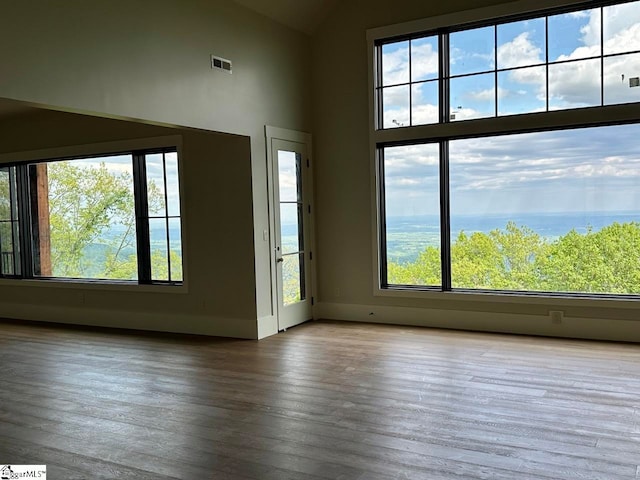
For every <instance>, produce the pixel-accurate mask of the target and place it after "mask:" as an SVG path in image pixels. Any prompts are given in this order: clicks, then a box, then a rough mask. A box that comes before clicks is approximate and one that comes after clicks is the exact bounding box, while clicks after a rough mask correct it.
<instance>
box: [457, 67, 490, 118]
mask: <svg viewBox="0 0 640 480" xmlns="http://www.w3.org/2000/svg"><path fill="white" fill-rule="evenodd" d="M495 115H496V85H495V75H494V74H493V73H484V74H481V75H470V76H468V77H460V78H452V79H451V117H450V118H451V120H456V121H457V120H469V119H472V118H485V117H494V116H495Z"/></svg>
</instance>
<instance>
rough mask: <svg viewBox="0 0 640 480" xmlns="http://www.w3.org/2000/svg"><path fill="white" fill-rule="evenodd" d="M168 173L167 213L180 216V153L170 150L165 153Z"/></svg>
mask: <svg viewBox="0 0 640 480" xmlns="http://www.w3.org/2000/svg"><path fill="white" fill-rule="evenodd" d="M164 161H165V167H166V175H167V213H168V215H169V216H171V217H179V216H180V181H179V179H178V154H177V152H168V153H165V155H164Z"/></svg>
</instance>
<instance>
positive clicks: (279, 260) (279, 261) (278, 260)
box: [276, 257, 284, 263]
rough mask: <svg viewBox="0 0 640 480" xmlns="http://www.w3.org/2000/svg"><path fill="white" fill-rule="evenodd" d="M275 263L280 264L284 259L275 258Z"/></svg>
mask: <svg viewBox="0 0 640 480" xmlns="http://www.w3.org/2000/svg"><path fill="white" fill-rule="evenodd" d="M276 262H278V263H282V262H284V258H282V257H280V258H277V259H276Z"/></svg>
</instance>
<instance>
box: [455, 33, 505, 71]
mask: <svg viewBox="0 0 640 480" xmlns="http://www.w3.org/2000/svg"><path fill="white" fill-rule="evenodd" d="M449 53H450V57H451V58H450V62H449V71H450V74H451V75H464V74H466V73H478V72H486V71H489V70H493V69H494V68H495V29H494V27H483V28H475V29H473V30H463V31H461V32H454V33H451V35H450V36H449Z"/></svg>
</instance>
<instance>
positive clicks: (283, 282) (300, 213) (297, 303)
mask: <svg viewBox="0 0 640 480" xmlns="http://www.w3.org/2000/svg"><path fill="white" fill-rule="evenodd" d="M271 157H272V169H273V171H272V178H273V204H272V205H273V212H274V220H275V236H274V238H275V246H274V252H273V253H274V260H275V266H276V289H277V294H276V298H277V300H276V301H277V308H276V310H277V315H278V330H284V329H286V328H289V327H292V326H294V325H298V324H300V323H302V322H306V321H307V320H310V319H311V317H312V313H311V302H312V300H311V278H312V275H311V265H310V263H311V258H312V257H311V251H310V245H311V238H310V237H311V229H310V223H311V222H310V215H311V205H310V202H309V198H308V195H309V190H310V186H311V185H310V180H309V176H310V175H309V171H310V170H309V168H310V165H309V160H308V156H307V144H306V143H299V142H293V141H287V140H281V139H278V138H272V139H271Z"/></svg>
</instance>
